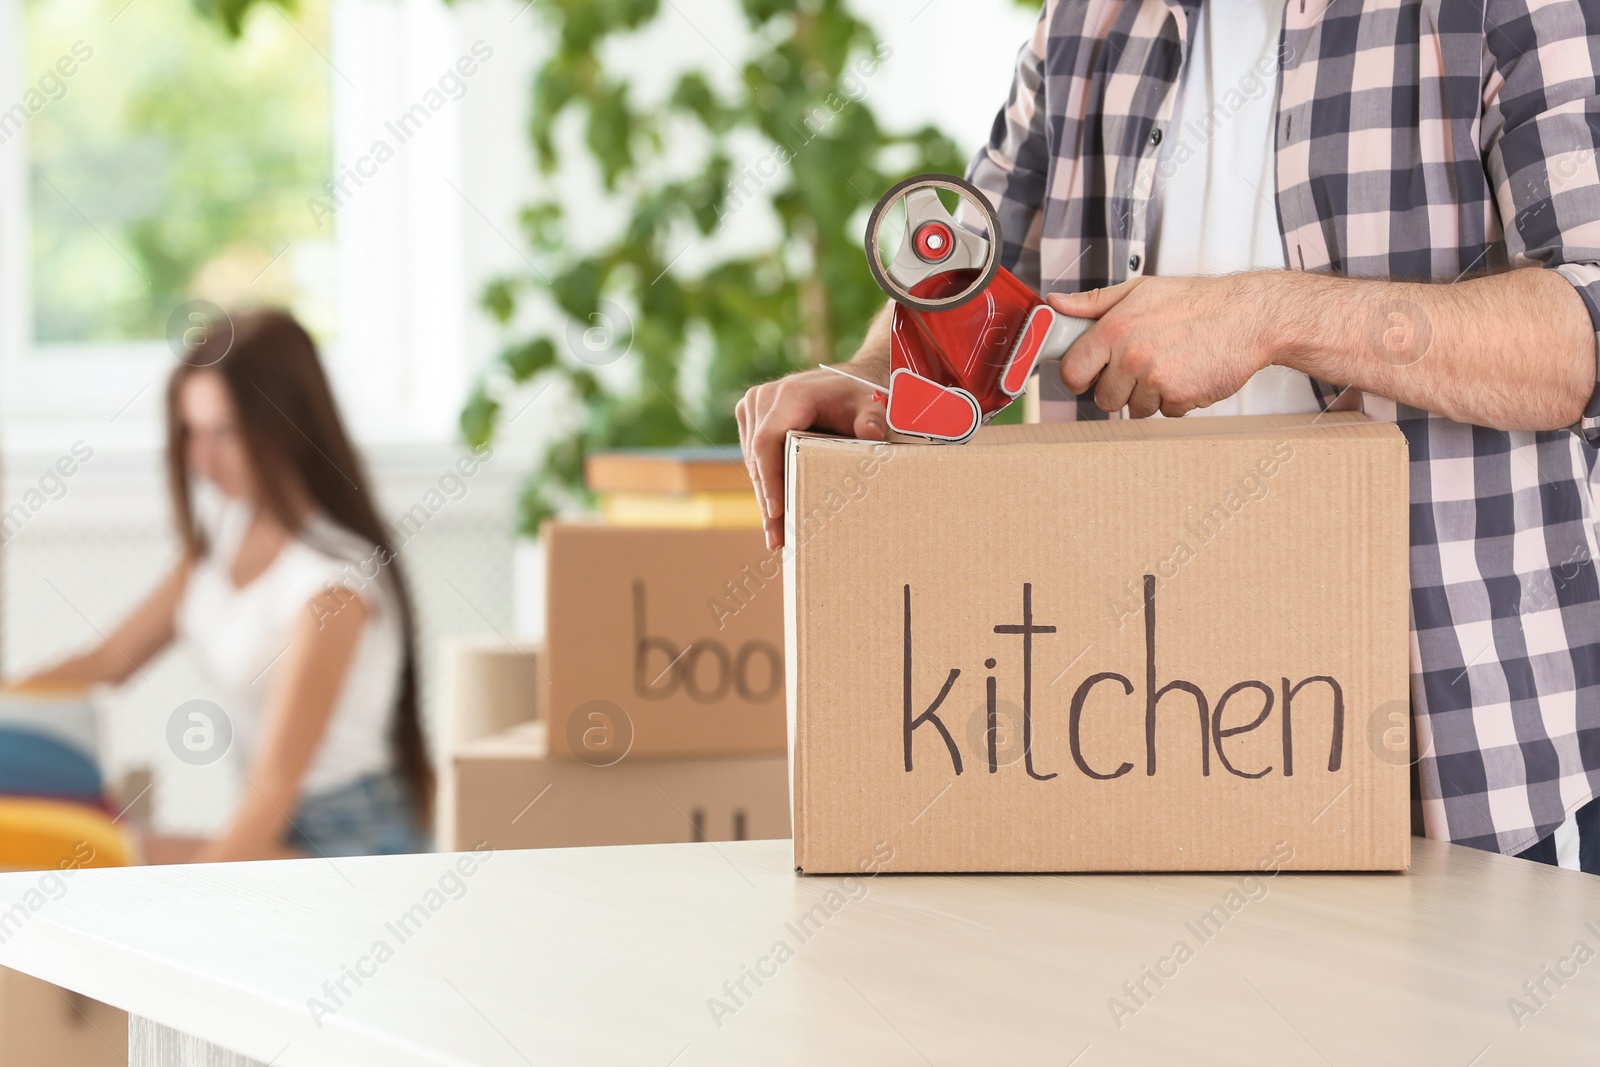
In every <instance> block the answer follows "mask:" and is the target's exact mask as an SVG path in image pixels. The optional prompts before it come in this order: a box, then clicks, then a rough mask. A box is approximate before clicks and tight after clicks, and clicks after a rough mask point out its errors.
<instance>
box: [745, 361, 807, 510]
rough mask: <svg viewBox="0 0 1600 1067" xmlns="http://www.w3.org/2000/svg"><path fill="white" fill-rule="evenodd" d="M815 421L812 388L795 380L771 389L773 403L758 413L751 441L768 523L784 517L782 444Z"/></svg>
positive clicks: (789, 380) (778, 384)
mask: <svg viewBox="0 0 1600 1067" xmlns="http://www.w3.org/2000/svg"><path fill="white" fill-rule="evenodd" d="M816 419H817V403H816V399H815V394H814V392H813V390H812V388H807V385H806V383H804V382H799V381H796V380H794V379H788V380H785V381H780V382H778V383H777V384H775V385H774V386H772V402H771V404H770V406H768V407H767V410H766V411H764V412H761V413H760V414H759V416H758V419H757V422H756V428H755V433H754V434H753V435H752V437H751V443H752V445H753V446H754V450H755V454H756V474H757V476H758V477H759V478H760V480H761V481H760V485H759V486H757V488H758V489H759V490H760V492H761V499H762V501H763V502H764V510H765V512H766V516H767V518H768V520H772V519H776V518H780V517H782V515H783V442H784V438H785V437H786V436H788V433H789V431H790V430H803V429H805V428H806V427H808V426H811V425H813V424H814V423H815V422H816Z"/></svg>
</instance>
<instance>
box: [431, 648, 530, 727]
mask: <svg viewBox="0 0 1600 1067" xmlns="http://www.w3.org/2000/svg"><path fill="white" fill-rule="evenodd" d="M540 656H541V653H540V651H539V647H538V645H536V644H534V643H533V642H531V641H507V640H506V639H505V638H503V637H500V636H498V635H496V636H487V637H458V638H454V639H452V640H450V641H447V642H446V643H445V647H444V694H445V721H446V723H447V725H448V730H449V732H448V736H449V738H450V741H451V743H452V744H460V743H461V742H464V741H472V740H475V739H477V738H480V737H488V736H490V735H491V734H498V733H501V732H503V731H505V730H509V729H510V728H511V727H513V726H516V725H517V724H518V723H524V722H531V721H533V720H534V719H537V718H538V717H539V706H540V704H542V703H543V702H544V700H545V699H548V698H547V697H544V696H542V695H541V691H542V690H543V689H544V680H543V677H542V675H541V668H540V666H539V659H540Z"/></svg>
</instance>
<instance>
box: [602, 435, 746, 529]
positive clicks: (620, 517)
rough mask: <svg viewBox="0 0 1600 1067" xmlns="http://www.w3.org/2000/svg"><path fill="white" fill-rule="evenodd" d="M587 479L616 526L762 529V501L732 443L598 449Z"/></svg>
mask: <svg viewBox="0 0 1600 1067" xmlns="http://www.w3.org/2000/svg"><path fill="white" fill-rule="evenodd" d="M584 480H585V482H586V483H587V484H588V486H589V491H590V492H592V493H595V494H596V495H597V496H599V498H600V515H601V518H602V519H604V520H605V522H606V523H607V524H608V525H611V526H664V527H671V528H675V529H697V530H709V529H759V528H760V527H761V504H760V502H759V501H757V500H756V494H755V490H754V489H752V488H751V486H750V475H749V473H748V472H747V471H746V470H745V465H744V459H743V458H742V457H741V456H740V455H739V449H738V448H737V447H736V446H733V445H727V446H724V447H720V448H718V447H706V448H648V449H625V450H618V451H612V452H595V453H591V454H590V455H589V457H588V459H587V460H586V461H585V464H584Z"/></svg>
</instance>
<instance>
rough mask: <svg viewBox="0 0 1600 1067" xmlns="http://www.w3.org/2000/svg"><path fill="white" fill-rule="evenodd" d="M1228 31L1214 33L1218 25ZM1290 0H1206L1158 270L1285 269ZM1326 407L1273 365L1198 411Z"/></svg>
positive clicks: (1197, 22)
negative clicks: (1282, 64)
mask: <svg viewBox="0 0 1600 1067" xmlns="http://www.w3.org/2000/svg"><path fill="white" fill-rule="evenodd" d="M1219 26H1220V27H1221V30H1220V32H1213V29H1214V28H1216V27H1219ZM1282 26H1283V0H1205V2H1204V3H1202V4H1201V5H1200V9H1199V11H1197V12H1196V13H1195V16H1194V21H1193V24H1192V25H1191V26H1190V27H1189V35H1190V43H1189V57H1188V61H1187V62H1186V63H1185V64H1184V68H1183V76H1182V77H1181V78H1180V79H1179V86H1178V89H1177V93H1178V99H1177V103H1176V106H1175V107H1174V109H1173V113H1172V118H1171V120H1170V121H1169V122H1168V124H1167V127H1166V129H1165V130H1164V131H1163V136H1162V141H1161V159H1160V161H1159V162H1158V164H1157V166H1156V181H1155V188H1154V191H1153V192H1154V198H1155V205H1156V207H1155V217H1154V223H1153V225H1152V227H1151V238H1150V241H1149V242H1148V254H1149V262H1150V266H1149V273H1150V274H1155V275H1168V276H1178V275H1193V274H1228V273H1232V272H1234V271H1246V270H1282V269H1284V268H1285V267H1286V266H1287V265H1288V264H1287V263H1286V262H1285V260H1284V252H1283V239H1282V237H1281V235H1280V231H1279V228H1278V210H1277V206H1276V199H1275V198H1276V195H1277V194H1276V190H1277V177H1276V175H1277V170H1276V160H1275V156H1274V154H1273V129H1274V128H1275V125H1276V122H1277V101H1278V74H1277V57H1278V38H1279V32H1280V30H1281V29H1282ZM1316 410H1318V406H1317V401H1316V396H1315V394H1313V393H1312V391H1311V382H1310V380H1309V379H1307V378H1306V376H1305V375H1304V374H1302V373H1300V372H1299V371H1297V370H1291V369H1290V368H1288V367H1266V368H1264V369H1263V370H1261V371H1258V372H1257V373H1256V374H1255V375H1254V376H1253V377H1251V379H1250V380H1249V381H1248V382H1246V383H1245V385H1244V388H1243V389H1241V390H1240V391H1239V392H1238V393H1236V394H1234V395H1233V396H1232V397H1230V398H1228V399H1227V400H1223V401H1220V402H1219V403H1216V404H1213V405H1211V406H1210V407H1206V408H1200V409H1198V410H1196V411H1194V412H1191V414H1194V415H1270V414H1283V413H1287V412H1296V411H1316Z"/></svg>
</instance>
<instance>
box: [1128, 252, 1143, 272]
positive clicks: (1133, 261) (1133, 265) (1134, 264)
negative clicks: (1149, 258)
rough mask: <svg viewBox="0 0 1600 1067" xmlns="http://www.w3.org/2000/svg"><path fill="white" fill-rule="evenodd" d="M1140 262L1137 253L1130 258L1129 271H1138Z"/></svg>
mask: <svg viewBox="0 0 1600 1067" xmlns="http://www.w3.org/2000/svg"><path fill="white" fill-rule="evenodd" d="M1140 262H1141V261H1140V259H1139V253H1137V252H1135V253H1134V254H1133V255H1131V256H1129V257H1128V269H1129V270H1131V271H1137V270H1138V269H1139V263H1140Z"/></svg>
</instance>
